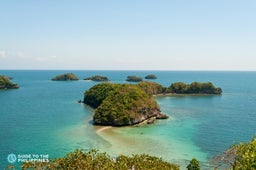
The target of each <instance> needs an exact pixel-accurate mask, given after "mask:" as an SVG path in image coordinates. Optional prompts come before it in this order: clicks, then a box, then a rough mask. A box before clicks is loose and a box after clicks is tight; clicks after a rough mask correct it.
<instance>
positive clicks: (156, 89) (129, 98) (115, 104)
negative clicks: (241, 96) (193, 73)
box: [83, 81, 222, 126]
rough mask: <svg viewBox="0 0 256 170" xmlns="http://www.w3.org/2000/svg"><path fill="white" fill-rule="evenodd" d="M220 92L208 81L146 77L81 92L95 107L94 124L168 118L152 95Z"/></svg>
mask: <svg viewBox="0 0 256 170" xmlns="http://www.w3.org/2000/svg"><path fill="white" fill-rule="evenodd" d="M221 93H222V90H221V88H216V87H215V86H214V85H213V84H212V83H211V82H207V83H199V82H193V83H191V84H185V83H182V82H177V83H173V84H171V85H170V86H169V87H164V86H162V85H160V84H157V83H155V82H147V81H143V82H139V83H138V84H111V83H101V84H97V85H95V86H93V87H92V88H90V89H89V90H87V91H86V92H85V93H84V100H83V103H85V104H87V105H89V106H91V107H93V108H94V109H95V112H94V115H93V122H94V124H95V125H106V126H131V125H136V124H139V123H142V122H146V123H148V124H151V123H154V121H155V120H156V119H167V118H168V116H167V115H165V114H162V113H161V110H160V108H159V106H158V104H157V102H156V101H155V100H154V98H153V95H166V94H168V95H169V94H221Z"/></svg>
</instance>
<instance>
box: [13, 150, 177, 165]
mask: <svg viewBox="0 0 256 170" xmlns="http://www.w3.org/2000/svg"><path fill="white" fill-rule="evenodd" d="M12 168H13V169H14V167H12ZM21 168H22V169H23V170H29V169H44V170H57V169H67V170H73V169H85V170H128V169H134V170H135V169H136V170H137V169H139V170H159V169H161V170H178V169H179V166H178V165H176V164H171V163H169V162H166V161H164V160H162V159H161V158H158V157H155V156H150V155H146V154H141V155H132V156H124V155H120V156H118V157H117V158H110V156H109V155H108V154H106V153H99V152H98V151H97V150H94V149H92V150H90V151H89V152H83V151H82V150H75V151H74V152H71V153H68V154H67V155H65V156H64V157H62V158H57V159H53V160H51V161H50V162H26V163H23V164H22V165H21ZM9 169H11V168H9Z"/></svg>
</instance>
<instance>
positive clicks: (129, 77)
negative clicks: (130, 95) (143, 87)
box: [126, 76, 143, 82]
mask: <svg viewBox="0 0 256 170" xmlns="http://www.w3.org/2000/svg"><path fill="white" fill-rule="evenodd" d="M126 81H128V82H141V81H143V79H142V78H141V77H137V76H128V77H127V78H126Z"/></svg>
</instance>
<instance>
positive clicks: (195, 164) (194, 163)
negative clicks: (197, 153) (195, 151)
mask: <svg viewBox="0 0 256 170" xmlns="http://www.w3.org/2000/svg"><path fill="white" fill-rule="evenodd" d="M187 169H188V170H200V163H199V161H198V160H197V159H196V158H193V159H192V160H191V161H190V163H189V164H188V166H187Z"/></svg>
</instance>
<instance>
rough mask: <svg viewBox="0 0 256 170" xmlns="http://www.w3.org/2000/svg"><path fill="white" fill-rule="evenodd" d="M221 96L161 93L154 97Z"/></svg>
mask: <svg viewBox="0 0 256 170" xmlns="http://www.w3.org/2000/svg"><path fill="white" fill-rule="evenodd" d="M219 95H221V94H206V93H191V94H184V93H183V94H179V93H160V94H154V95H152V96H153V97H165V96H219Z"/></svg>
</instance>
